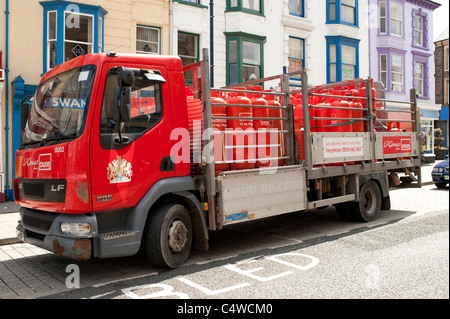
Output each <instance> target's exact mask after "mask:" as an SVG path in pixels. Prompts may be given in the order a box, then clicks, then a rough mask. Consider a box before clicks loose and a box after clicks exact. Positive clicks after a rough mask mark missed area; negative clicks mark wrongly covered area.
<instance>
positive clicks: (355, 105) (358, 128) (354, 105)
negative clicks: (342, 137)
mask: <svg viewBox="0 0 450 319" xmlns="http://www.w3.org/2000/svg"><path fill="white" fill-rule="evenodd" d="M352 96H355V97H356V96H358V91H356V90H352ZM359 101H360V100H356V99H352V101H351V103H350V108H351V109H352V117H353V118H354V119H355V120H354V121H356V119H361V121H358V122H356V123H353V125H352V128H353V132H364V123H365V122H364V121H363V120H362V118H363V115H364V113H363V111H362V110H358V109H362V107H363V106H362V104H361V102H359Z"/></svg>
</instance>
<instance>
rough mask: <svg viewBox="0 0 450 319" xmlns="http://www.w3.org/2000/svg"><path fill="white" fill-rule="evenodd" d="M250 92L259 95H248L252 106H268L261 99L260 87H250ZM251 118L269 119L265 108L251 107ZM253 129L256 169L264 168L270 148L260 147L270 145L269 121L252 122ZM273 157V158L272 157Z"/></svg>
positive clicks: (268, 162)
mask: <svg viewBox="0 0 450 319" xmlns="http://www.w3.org/2000/svg"><path fill="white" fill-rule="evenodd" d="M248 89H249V90H250V91H258V92H261V93H249V97H250V100H251V101H252V105H253V106H268V105H269V104H268V103H267V101H266V100H265V99H264V98H263V95H262V87H261V86H250V87H249V88H248ZM252 111H253V117H260V118H268V117H269V109H268V108H266V107H253V108H252ZM253 127H254V128H255V131H256V140H257V143H256V145H258V148H257V152H256V156H257V158H258V161H257V162H256V167H266V166H270V164H271V162H270V160H267V158H270V157H272V156H270V146H268V147H267V146H266V147H264V146H262V145H270V133H269V132H268V131H269V130H270V122H269V120H268V119H267V120H253ZM273 157H275V156H273Z"/></svg>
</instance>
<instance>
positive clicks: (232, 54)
mask: <svg viewBox="0 0 450 319" xmlns="http://www.w3.org/2000/svg"><path fill="white" fill-rule="evenodd" d="M172 14H173V19H172V20H171V21H173V25H172V31H173V32H172V35H173V37H172V43H171V47H172V48H173V51H172V52H173V54H175V55H180V56H181V57H183V58H185V62H186V63H187V62H189V61H198V60H199V59H201V50H200V48H204V47H206V48H209V49H210V52H212V56H211V62H212V64H213V68H212V70H213V79H214V86H215V87H223V86H227V85H231V84H235V83H240V82H243V81H246V80H249V79H253V78H255V77H256V78H261V77H266V76H271V75H276V74H281V73H286V72H292V71H297V70H300V69H302V68H306V69H307V71H309V74H308V75H309V82H310V84H313V85H314V84H323V83H327V82H335V81H341V80H346V79H353V78H358V77H368V76H369V62H368V59H366V58H364V57H366V56H368V50H369V45H368V44H369V43H368V20H367V18H366V17H367V14H368V3H367V2H366V1H361V0H352V1H343V0H322V1H312V0H281V1H267V0H266V1H263V0H224V1H211V0H189V1H188V0H173V10H172ZM186 52H189V53H187V55H186ZM291 85H292V86H294V87H295V86H300V85H301V81H300V80H299V78H298V77H297V78H296V77H293V78H291Z"/></svg>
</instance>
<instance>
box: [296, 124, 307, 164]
mask: <svg viewBox="0 0 450 319" xmlns="http://www.w3.org/2000/svg"><path fill="white" fill-rule="evenodd" d="M295 141H296V142H297V153H298V155H297V156H298V160H299V161H303V160H305V130H304V129H303V127H302V128H301V129H295Z"/></svg>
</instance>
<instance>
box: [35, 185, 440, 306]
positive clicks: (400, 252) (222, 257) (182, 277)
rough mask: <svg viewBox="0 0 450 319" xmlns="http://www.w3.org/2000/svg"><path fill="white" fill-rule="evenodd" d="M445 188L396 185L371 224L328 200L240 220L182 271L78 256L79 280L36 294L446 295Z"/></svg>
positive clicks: (133, 260) (71, 276)
mask: <svg viewBox="0 0 450 319" xmlns="http://www.w3.org/2000/svg"><path fill="white" fill-rule="evenodd" d="M448 196H449V193H448V187H447V188H446V189H444V190H438V189H437V188H435V187H434V186H433V185H428V186H425V187H423V188H422V189H399V190H395V191H392V192H391V200H392V210H391V211H383V212H382V213H381V216H380V218H379V219H378V220H377V221H375V222H371V223H368V224H360V223H349V222H344V221H341V220H340V219H339V218H338V217H337V214H336V212H335V210H334V208H333V207H330V208H327V209H324V210H314V211H310V212H307V213H294V214H287V215H284V216H278V217H274V218H270V219H266V220H260V221H255V222H252V223H246V224H241V225H233V226H230V227H228V228H226V229H224V230H223V231H220V232H216V233H213V234H212V235H211V239H210V244H211V249H210V251H209V252H208V253H200V252H196V251H194V252H193V253H192V254H191V256H190V258H189V260H188V262H187V263H186V265H184V266H183V267H180V268H179V269H176V270H170V271H168V270H165V269H158V268H155V267H153V266H152V265H149V264H148V263H147V262H146V261H145V260H144V259H143V258H142V257H140V256H135V257H130V258H121V259H114V260H95V261H91V262H85V263H76V264H74V267H75V268H74V269H75V270H70V269H69V270H67V268H66V269H65V270H66V274H65V275H64V276H62V277H63V278H65V280H66V285H67V283H68V280H69V285H70V284H72V286H73V288H71V289H67V288H66V289H61V291H58V292H55V293H51V291H49V292H46V293H44V294H41V295H39V296H36V297H41V298H51V299H56V298H63V299H72V298H74V299H80V298H88V299H187V298H191V299H218V300H221V301H222V303H221V305H223V304H227V303H226V301H227V300H230V299H233V300H234V299H238V300H245V302H246V304H247V305H248V303H249V302H251V300H269V301H270V299H295V300H298V299H322V298H327V299H328V298H330V299H354V298H356V299H360V298H362V299H365V298H370V299H373V298H375V299H417V298H420V299H441V298H442V299H448V298H449V209H448V198H449V197H448ZM57 260H58V262H59V263H60V264H61V266H60V268H62V267H67V264H68V262H67V261H66V264H63V262H62V261H61V259H57ZM60 270H62V269H60ZM77 271H79V272H77ZM75 275H77V276H78V277H77V276H75ZM77 278H78V279H79V283H80V288H77V287H76V283H77ZM249 300H250V301H249ZM180 304H182V303H180ZM176 305H178V304H176ZM227 305H228V304H227ZM173 307H175V306H173ZM177 307H178V306H177ZM267 307H269V306H268V305H267ZM177 309H178V308H177ZM175 310H176V309H172V311H175ZM178 310H180V311H189V309H188V308H180V309H178ZM197 310H198V311H206V310H207V309H206V308H205V309H203V308H199V309H197ZM223 310H224V309H222V306H219V307H218V308H217V307H216V310H215V311H219V312H220V311H223ZM225 310H226V309H225ZM259 310H261V309H259ZM266 310H267V309H266ZM210 311H214V310H211V309H210Z"/></svg>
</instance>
